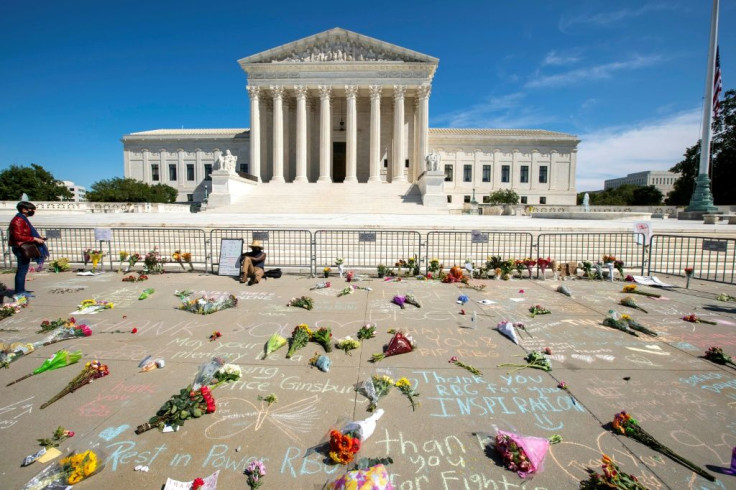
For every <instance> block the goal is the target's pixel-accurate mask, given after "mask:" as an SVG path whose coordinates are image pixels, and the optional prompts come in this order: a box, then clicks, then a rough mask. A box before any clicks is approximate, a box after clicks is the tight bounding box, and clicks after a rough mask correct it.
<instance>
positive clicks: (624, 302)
mask: <svg viewBox="0 0 736 490" xmlns="http://www.w3.org/2000/svg"><path fill="white" fill-rule="evenodd" d="M619 304H620V305H621V306H627V307H629V308H634V309H635V310H639V311H643V312H644V313H649V312H648V311H647V310H645V309H644V308H642V307H641V306H639V305H637V304H636V301H634V298H632V297H631V296H626V297H625V298H621V301H619Z"/></svg>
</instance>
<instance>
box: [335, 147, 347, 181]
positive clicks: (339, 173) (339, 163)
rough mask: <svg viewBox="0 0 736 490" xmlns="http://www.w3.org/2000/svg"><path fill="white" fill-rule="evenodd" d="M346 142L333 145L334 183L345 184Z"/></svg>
mask: <svg viewBox="0 0 736 490" xmlns="http://www.w3.org/2000/svg"><path fill="white" fill-rule="evenodd" d="M345 155H346V150H345V142H337V141H335V142H333V143H332V182H345Z"/></svg>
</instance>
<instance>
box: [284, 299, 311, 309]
mask: <svg viewBox="0 0 736 490" xmlns="http://www.w3.org/2000/svg"><path fill="white" fill-rule="evenodd" d="M286 306H296V307H298V308H304V309H305V310H311V309H312V308H314V300H313V299H312V298H310V297H309V296H302V297H300V298H291V299H290V300H289V302H288V303H286Z"/></svg>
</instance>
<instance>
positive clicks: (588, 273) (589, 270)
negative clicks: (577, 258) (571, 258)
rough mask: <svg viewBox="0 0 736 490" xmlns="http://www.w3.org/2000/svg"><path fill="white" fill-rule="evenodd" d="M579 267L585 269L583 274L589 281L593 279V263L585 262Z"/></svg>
mask: <svg viewBox="0 0 736 490" xmlns="http://www.w3.org/2000/svg"><path fill="white" fill-rule="evenodd" d="M578 267H580V268H581V269H583V273H584V274H585V277H587V278H588V279H593V263H592V262H590V261H589V260H583V261H582V262H580V264H578Z"/></svg>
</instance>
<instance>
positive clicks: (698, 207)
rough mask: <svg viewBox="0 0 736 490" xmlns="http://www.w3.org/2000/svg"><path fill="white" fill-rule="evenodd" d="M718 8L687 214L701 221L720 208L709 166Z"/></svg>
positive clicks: (713, 18)
mask: <svg viewBox="0 0 736 490" xmlns="http://www.w3.org/2000/svg"><path fill="white" fill-rule="evenodd" d="M718 7H719V0H713V12H712V14H711V19H710V42H709V44H708V67H707V69H706V72H705V73H706V75H705V100H704V101H703V102H704V103H703V128H702V135H701V138H700V166H699V168H698V177H697V178H696V179H695V190H694V191H693V195H692V197H691V198H690V205H689V206H688V207H687V208H686V209H685V211H686V212H687V213H696V215H694V216H692V217H691V219H700V218H701V217H702V214H705V213H714V212H717V211H718V208H717V207H716V206H714V205H713V194H711V191H710V178H709V177H708V165H709V163H710V140H711V125H712V121H713V79H714V75H715V59H716V47H717V45H718Z"/></svg>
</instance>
